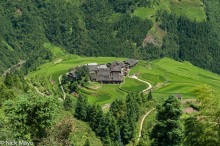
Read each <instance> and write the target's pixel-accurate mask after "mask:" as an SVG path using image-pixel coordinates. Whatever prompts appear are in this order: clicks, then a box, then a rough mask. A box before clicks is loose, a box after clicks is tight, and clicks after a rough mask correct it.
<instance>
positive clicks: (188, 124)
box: [0, 0, 220, 146]
mask: <svg viewBox="0 0 220 146" xmlns="http://www.w3.org/2000/svg"><path fill="white" fill-rule="evenodd" d="M181 1H184V0H181ZM181 1H180V0H179V1H178V2H179V3H180V2H181ZM185 1H186V2H188V0H185ZM198 1H199V0H198ZM160 2H161V0H25V1H20V0H2V1H0V14H1V15H0V55H1V58H0V74H2V73H4V71H5V70H6V69H8V68H10V67H12V66H14V65H16V64H17V63H19V62H22V61H25V64H24V65H23V67H22V68H21V69H20V70H15V71H13V72H11V73H7V74H5V76H4V77H2V76H1V77H0V142H1V143H2V142H4V141H5V140H24V141H28V142H31V143H32V142H33V144H34V145H48V146H50V145H57V146H72V145H74V146H75V145H76V146H78V145H80V146H81V145H84V146H90V145H91V146H93V145H94V146H99V145H100V146H101V145H104V146H123V145H138V146H148V145H152V146H164V145H169V146H176V145H184V146H203V145H211V146H219V145H220V118H219V115H220V106H219V103H220V101H219V99H220V98H219V94H218V93H216V91H214V90H212V88H211V87H209V86H202V87H200V88H196V89H194V86H189V88H191V87H192V88H193V89H192V92H193V98H195V100H194V99H191V98H190V99H188V96H187V99H186V101H187V103H181V102H180V101H179V99H177V98H176V97H174V96H172V95H171V96H169V95H168V94H155V93H154V89H155V88H160V87H162V86H166V85H164V84H167V83H168V84H169V83H171V82H172V80H171V81H169V76H171V74H172V72H169V73H168V72H165V73H164V74H165V75H166V77H168V79H163V77H162V76H160V75H158V76H157V75H152V74H146V76H148V77H149V78H150V79H152V80H164V82H163V83H164V84H163V83H162V82H161V84H159V85H158V84H154V85H153V86H155V88H154V87H153V90H152V91H149V92H147V93H136V92H129V93H127V91H126V96H125V97H124V98H120V99H117V98H118V97H115V98H114V99H116V100H114V101H112V103H108V104H107V105H109V108H108V110H107V111H105V110H103V107H101V106H100V105H98V104H91V103H89V102H88V99H87V97H84V96H83V95H80V92H79V93H77V92H76V93H75V94H73V92H75V91H78V90H79V89H80V88H82V87H85V88H86V86H84V84H85V85H86V83H88V82H90V81H89V77H88V70H86V69H85V68H81V70H80V72H77V74H78V75H79V76H80V78H79V79H78V80H68V81H67V80H62V83H60V84H57V83H56V81H54V80H58V77H59V76H60V75H61V73H60V72H59V73H60V74H59V73H57V76H56V78H55V77H52V75H51V76H50V79H48V78H47V77H46V76H45V77H44V78H41V81H39V80H38V77H37V75H36V80H34V82H32V81H31V80H33V78H29V77H28V76H27V74H28V73H29V72H30V71H36V70H39V69H42V68H40V65H41V64H44V63H46V62H50V61H51V60H53V59H57V58H56V57H57V56H54V54H53V52H51V50H50V49H48V47H46V46H47V45H45V44H51V46H52V45H54V46H58V47H60V48H62V49H63V50H64V51H63V52H65V53H66V54H68V55H70V54H77V55H81V56H93V57H97V56H104V57H105V56H114V57H123V58H136V59H140V60H141V59H142V60H154V59H159V58H162V57H166V56H167V57H170V58H173V59H175V60H178V61H185V60H186V61H189V62H191V63H192V64H194V65H196V66H199V67H201V68H204V69H207V70H210V71H213V72H216V73H218V74H219V73H220V63H219V62H220V58H219V55H220V19H219V16H220V9H219V7H220V0H203V1H199V2H201V3H202V4H200V6H201V7H202V8H204V10H205V15H206V18H205V19H203V20H201V21H198V20H196V19H195V20H192V19H190V18H189V17H187V16H186V15H184V14H183V13H181V14H176V13H173V12H172V11H167V10H166V9H162V8H161V9H159V8H157V9H156V8H155V5H156V6H157V7H159V5H160V4H159V3H160ZM170 2H173V1H172V0H170ZM138 8H154V9H155V10H156V13H155V15H153V16H151V17H149V18H148V17H147V18H144V19H143V18H142V17H139V16H137V15H134V12H135V10H137V9H138ZM155 28H157V30H160V31H161V32H163V34H162V33H161V36H160V37H161V38H162V42H161V45H158V44H155V43H151V42H148V43H146V42H145V41H146V38H148V37H147V36H149V32H150V33H152V31H156V30H155ZM61 52H62V51H61ZM63 52H62V53H63ZM68 55H67V56H68ZM70 56H71V55H70ZM58 59H59V58H58ZM72 59H73V58H72ZM74 59H75V58H74ZM89 59H91V58H88V60H89ZM61 60H62V59H61ZM88 60H87V61H88ZM67 62H68V61H67ZM79 62H80V61H79ZM80 63H83V62H80ZM52 65H54V66H55V65H56V63H52ZM165 65H167V64H165ZM151 67H155V66H151V65H150V63H148V64H145V66H144V68H147V69H148V68H150V69H151ZM157 67H158V66H157ZM155 68H156V67H155ZM44 69H45V68H44ZM56 69H57V68H56ZM141 69H143V68H141ZM150 69H149V70H150ZM181 69H182V70H181ZM184 69H185V68H180V71H183V70H184ZM45 70H46V71H48V70H47V69H45ZM60 70H61V72H62V71H64V70H62V69H60ZM158 70H159V69H158ZM185 70H186V69H185ZM160 71H161V70H160ZM162 71H164V70H162ZM197 71H200V70H199V69H198V70H196V71H195V72H197ZM65 72H67V70H65ZM197 75H198V76H200V75H201V76H202V74H199V73H198V74H197ZM211 75H213V78H212V77H210V76H211ZM211 75H210V76H204V77H205V78H206V79H207V80H212V81H213V80H214V81H215V83H216V84H217V83H218V82H219V80H218V78H217V77H216V76H217V74H216V75H215V76H214V74H211ZM61 77H62V75H61ZM181 77H184V76H181ZM215 77H216V78H215ZM34 78H35V76H34ZM65 78H66V76H65V75H63V79H65ZM157 78H158V79H157ZM186 78H187V77H185V78H184V79H186ZM53 79H54V80H53ZM178 79H179V80H181V79H180V76H178ZM187 79H188V80H191V78H187ZM195 80H196V79H195ZM214 81H213V82H214ZM48 82H49V84H50V86H53V87H54V88H53V89H51V91H50V92H48V95H47V94H44V93H42V92H41V91H44V88H43V89H42V90H40V91H39V90H38V89H40V88H41V87H42V86H47V84H48ZM182 82H184V83H185V81H184V80H181V81H180V84H182ZM201 82H202V81H201ZM201 82H198V83H201ZM158 83H160V82H159V81H158ZM184 83H183V84H184ZM62 84H63V85H64V93H65V92H66V94H67V96H66V99H63V98H61V94H62V91H61V90H60V86H61V85H62ZM192 84H196V83H192ZM216 84H213V86H212V87H213V88H215V87H214V86H215V85H216ZM35 85H36V86H35ZM37 85H39V86H37ZM186 86H187V85H186ZM45 88H46V87H45ZM119 88H120V87H119ZM131 88H132V86H131ZM137 88H138V87H137ZM175 88H179V87H175ZM216 89H218V88H216ZM118 90H119V89H118ZM183 90H185V88H184V89H183ZM86 91H88V90H86V89H85V92H86ZM108 91H109V92H110V91H111V90H110V89H108ZM190 91H191V90H190ZM119 92H120V91H119ZM88 94H90V93H89V92H88ZM175 94H176V93H175ZM106 95H108V94H105V96H106ZM154 95H157V96H154ZM94 96H98V94H95V95H94ZM189 96H191V94H190V95H189ZM107 98H108V97H107ZM183 106H187V107H191V109H193V111H194V112H193V113H192V114H184V113H183V111H182V109H185V107H183ZM150 109H155V111H154V112H155V113H153V116H152V119H150V118H149V119H150V120H151V121H150V122H149V123H148V124H145V126H146V125H147V126H146V127H145V128H146V129H147V130H146V129H143V132H142V136H141V140H140V141H137V135H138V134H137V133H138V132H139V126H140V119H142V116H143V115H144V114H145V113H146V110H148V111H149V110H150ZM137 130H138V131H137ZM158 131H159V132H158ZM1 143H0V144H1Z"/></svg>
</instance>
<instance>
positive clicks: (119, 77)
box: [68, 59, 139, 84]
mask: <svg viewBox="0 0 220 146" xmlns="http://www.w3.org/2000/svg"><path fill="white" fill-rule="evenodd" d="M138 62H139V61H138V60H135V59H128V60H126V61H122V62H118V61H116V62H111V63H107V64H97V63H88V64H85V66H87V67H88V71H89V77H90V80H91V81H93V82H99V83H101V84H120V83H122V82H123V77H124V76H126V75H127V74H128V72H129V69H131V68H132V67H134V66H135V65H136V64H137V63H138ZM76 70H77V69H74V70H72V71H70V72H69V73H68V77H70V78H75V77H77V76H76V73H75V72H76Z"/></svg>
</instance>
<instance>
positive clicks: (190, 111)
mask: <svg viewBox="0 0 220 146" xmlns="http://www.w3.org/2000/svg"><path fill="white" fill-rule="evenodd" d="M183 112H184V113H186V114H192V113H195V112H197V110H195V109H193V108H192V107H187V108H185V109H184V110H183Z"/></svg>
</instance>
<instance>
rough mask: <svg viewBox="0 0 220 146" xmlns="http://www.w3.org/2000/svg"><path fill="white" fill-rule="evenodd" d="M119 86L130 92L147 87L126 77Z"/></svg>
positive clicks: (139, 90)
mask: <svg viewBox="0 0 220 146" xmlns="http://www.w3.org/2000/svg"><path fill="white" fill-rule="evenodd" d="M121 88H122V89H124V90H127V91H130V92H141V91H143V90H144V89H146V88H148V85H147V84H145V83H143V82H140V81H138V80H136V79H131V78H128V77H126V78H125V82H124V84H123V85H122V86H121Z"/></svg>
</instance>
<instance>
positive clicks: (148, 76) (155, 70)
mask: <svg viewBox="0 0 220 146" xmlns="http://www.w3.org/2000/svg"><path fill="white" fill-rule="evenodd" d="M49 46H50V47H51V46H52V45H49ZM52 48H53V47H52ZM52 50H55V51H54V52H59V50H58V47H54V49H52ZM58 54H62V53H58ZM58 56H59V58H58V59H60V60H61V59H62V61H61V62H59V63H54V62H48V63H46V64H44V65H42V66H40V68H39V70H37V71H35V72H32V73H30V74H29V76H28V77H29V78H32V79H33V78H35V80H37V79H39V80H40V79H42V78H43V80H46V79H49V77H50V76H51V77H52V79H53V80H55V81H56V85H54V86H56V87H57V88H58V86H57V85H58V77H59V76H60V75H62V74H64V73H66V72H68V70H69V69H70V68H73V67H76V66H78V65H83V64H86V63H91V62H97V63H107V62H112V61H116V60H117V61H118V60H125V58H113V57H80V56H76V55H68V54H67V55H65V56H62V55H58ZM55 60H57V59H55ZM134 73H137V74H139V78H140V79H143V80H146V81H149V82H150V83H151V84H152V85H154V86H155V87H154V92H155V93H156V94H158V96H159V95H160V94H163V95H164V94H166V95H168V94H177V93H180V94H183V95H184V96H185V97H186V98H189V97H193V90H194V89H195V88H197V87H198V86H201V85H204V84H207V85H210V86H212V87H213V89H214V90H215V91H220V84H219V83H220V77H219V76H218V75H217V74H214V73H211V72H209V71H205V70H203V69H200V68H198V67H195V66H193V65H191V64H190V63H189V62H183V63H180V62H177V61H174V60H172V59H169V58H163V59H161V60H156V61H153V62H150V63H149V62H146V61H140V63H139V64H138V65H136V66H135V67H134V68H132V70H131V72H130V74H134ZM125 80H126V82H124V83H123V84H122V85H121V88H122V89H125V90H129V91H136V92H140V91H141V90H143V89H144V88H147V85H146V84H144V83H142V82H139V81H136V80H134V79H129V78H126V79H125ZM47 84H50V82H49V81H47ZM94 85H95V86H98V88H97V89H94V88H93V87H91V86H94ZM119 87H120V85H101V84H98V83H97V84H94V83H90V84H88V87H86V88H82V89H81V90H80V93H81V94H83V95H84V96H87V97H88V100H89V102H90V103H98V104H101V105H103V104H106V103H111V102H112V101H113V100H115V99H116V98H124V97H126V95H127V93H126V92H124V91H122V90H120V89H119ZM57 88H56V89H57ZM110 91H111V92H110Z"/></svg>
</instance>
